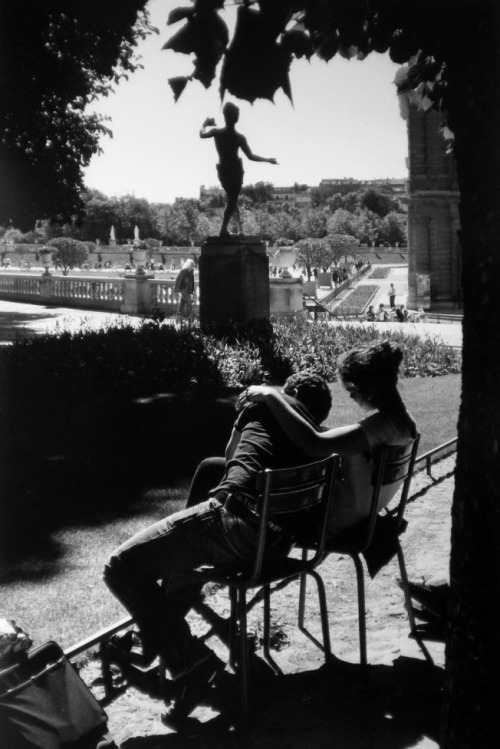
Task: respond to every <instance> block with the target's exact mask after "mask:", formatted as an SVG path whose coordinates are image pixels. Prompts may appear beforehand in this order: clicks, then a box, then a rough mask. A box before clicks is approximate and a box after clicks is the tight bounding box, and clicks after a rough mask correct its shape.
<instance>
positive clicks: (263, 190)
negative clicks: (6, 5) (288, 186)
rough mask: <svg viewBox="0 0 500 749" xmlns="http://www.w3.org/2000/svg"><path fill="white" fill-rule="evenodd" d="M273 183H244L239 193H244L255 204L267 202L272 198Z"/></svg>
mask: <svg viewBox="0 0 500 749" xmlns="http://www.w3.org/2000/svg"><path fill="white" fill-rule="evenodd" d="M273 192H274V185H272V184H271V183H270V182H256V183H255V184H254V185H244V186H243V187H242V188H241V194H242V195H246V196H247V198H250V199H251V200H252V201H253V202H254V203H255V204H258V203H268V202H269V201H270V200H273Z"/></svg>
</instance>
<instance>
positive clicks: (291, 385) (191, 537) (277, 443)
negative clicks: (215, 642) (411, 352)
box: [104, 373, 331, 726]
mask: <svg viewBox="0 0 500 749" xmlns="http://www.w3.org/2000/svg"><path fill="white" fill-rule="evenodd" d="M284 392H285V396H284V397H285V398H286V399H287V402H288V403H289V404H290V405H291V406H292V407H293V409H295V410H297V411H299V412H300V413H301V414H302V415H303V416H304V418H306V419H307V421H308V422H309V423H310V424H312V425H313V426H314V427H315V428H316V429H317V428H319V426H318V425H319V423H320V422H321V421H323V419H325V418H326V417H327V415H328V413H329V411H330V407H331V393H330V390H329V387H328V384H327V383H326V381H325V380H324V379H323V378H322V377H320V376H319V375H317V374H314V373H301V374H298V375H293V376H292V377H291V378H289V379H288V380H287V382H286V383H285V387H284ZM308 462H310V460H309V459H307V457H306V453H305V451H304V450H303V449H302V448H298V447H295V446H294V445H293V444H292V442H290V440H289V439H288V437H287V436H286V434H285V433H284V432H283V430H282V429H281V427H280V426H279V425H278V422H277V421H276V419H275V418H274V416H273V415H272V413H271V412H270V410H269V409H268V408H267V407H266V406H265V405H263V404H253V405H251V406H249V407H247V408H244V409H243V410H242V411H241V412H240V414H239V415H238V417H237V419H236V422H235V424H234V427H233V430H232V433H231V437H230V439H229V442H228V445H227V448H226V455H225V469H224V475H223V477H222V480H221V481H220V482H219V483H218V485H216V486H215V488H213V489H212V490H211V491H210V492H209V494H208V496H207V495H205V500H204V501H202V502H200V503H199V504H196V505H194V506H192V507H188V508H187V509H185V510H181V511H180V512H176V513H173V514H172V515H170V516H168V517H166V518H164V519H163V520H160V521H159V522H157V523H155V524H153V525H151V526H150V527H149V528H146V529H145V530H143V531H140V532H139V533H137V534H136V535H135V536H133V537H132V538H131V539H129V540H128V541H126V542H125V543H123V544H122V545H121V546H120V547H119V548H118V549H116V551H115V552H114V553H113V554H112V555H111V557H110V559H109V561H108V563H107V564H106V566H105V570H104V580H105V582H106V584H107V586H108V587H109V589H110V590H111V591H112V592H113V593H114V595H115V596H116V597H117V598H118V600H119V601H120V602H121V603H122V604H123V605H124V606H125V608H126V609H127V610H128V611H129V613H130V614H131V615H132V616H133V617H134V619H135V622H136V623H137V624H138V626H139V629H140V634H141V639H142V642H143V647H144V651H145V657H149V658H150V661H152V660H153V659H154V657H155V656H157V655H161V656H162V657H163V660H164V664H165V666H166V668H167V669H168V670H169V672H170V675H171V677H172V679H173V680H174V681H175V682H176V684H177V685H178V687H179V690H178V695H179V696H178V699H177V700H176V701H175V704H174V706H173V707H171V708H170V710H169V712H168V713H167V714H166V715H165V716H164V718H163V720H164V722H165V723H167V724H168V725H171V726H178V725H179V724H181V723H182V721H183V720H184V719H185V718H186V717H187V716H188V715H189V713H190V712H191V711H192V710H193V709H194V707H195V706H196V704H197V703H198V701H199V699H200V696H201V692H202V690H203V688H206V686H207V685H209V684H210V683H211V682H212V680H213V679H214V677H215V676H216V675H217V672H218V671H219V670H223V668H224V664H222V662H221V661H220V660H219V659H218V658H217V657H216V656H215V654H214V653H213V652H212V651H211V650H210V649H209V648H208V647H207V646H206V645H205V644H204V643H202V642H201V641H200V640H198V639H197V638H196V637H193V636H192V634H191V631H190V629H189V625H188V624H187V622H186V620H185V615H186V614H187V611H188V610H189V608H190V601H192V595H193V586H192V585H191V587H188V583H187V582H186V578H187V575H188V573H189V572H190V571H193V570H195V569H197V568H199V567H202V566H214V567H222V566H239V565H242V564H245V563H246V562H248V561H250V560H251V559H252V558H253V555H254V553H255V547H256V539H257V530H258V524H257V516H256V514H255V497H256V491H257V490H256V479H257V475H258V473H259V472H260V471H262V470H264V469H265V468H272V469H275V468H286V467H292V466H297V465H301V464H303V463H308ZM292 544H293V533H292V532H291V529H290V528H288V527H287V528H285V527H283V524H281V526H277V525H276V524H275V523H271V524H270V526H269V528H268V532H267V537H266V551H267V553H268V554H269V555H273V556H286V555H287V554H288V553H289V551H290V549H291V546H292ZM161 581H163V583H162V582H161ZM197 590H198V591H199V588H197Z"/></svg>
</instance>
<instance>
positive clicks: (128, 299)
mask: <svg viewBox="0 0 500 749" xmlns="http://www.w3.org/2000/svg"><path fill="white" fill-rule="evenodd" d="M150 311H151V284H150V283H149V279H148V278H147V276H146V274H145V273H143V274H141V275H136V274H134V275H133V276H125V284H124V294H123V303H122V304H121V305H120V312H121V313H122V314H125V315H140V314H144V313H146V312H150Z"/></svg>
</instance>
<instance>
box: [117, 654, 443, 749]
mask: <svg viewBox="0 0 500 749" xmlns="http://www.w3.org/2000/svg"><path fill="white" fill-rule="evenodd" d="M442 682H443V670H442V669H440V668H438V667H436V666H433V665H431V664H429V663H427V662H425V661H422V660H418V659H415V658H407V657H399V658H398V659H396V660H395V661H394V663H393V665H392V666H385V665H377V666H369V667H362V666H359V665H354V664H350V663H346V662H343V661H340V660H337V661H334V662H333V663H332V664H329V665H328V666H326V665H325V666H322V667H321V668H319V669H317V670H312V671H306V672H302V673H297V674H286V675H283V676H275V675H273V674H272V673H271V671H270V669H269V668H268V667H267V666H266V665H265V663H264V662H263V661H262V660H261V659H260V658H253V659H252V668H251V682H250V687H251V700H252V715H251V718H250V721H249V722H248V724H247V725H246V726H240V727H239V728H238V726H237V721H236V716H237V714H238V712H237V711H238V705H237V701H238V684H237V679H236V677H235V676H233V675H231V674H229V673H228V672H225V673H224V674H223V676H222V677H221V679H220V680H219V682H218V683H217V685H216V686H215V687H214V688H212V689H211V690H209V691H207V694H206V697H205V703H204V704H206V705H209V706H210V708H211V710H212V711H215V713H217V714H216V715H215V716H214V712H211V713H210V715H211V717H209V718H208V720H197V719H196V715H197V714H198V713H197V712H195V713H194V714H193V715H194V717H192V718H191V719H190V720H189V723H188V724H187V725H186V730H185V732H183V733H177V734H172V733H171V734H166V735H165V734H162V735H147V736H140V735H138V736H135V737H132V738H129V739H127V740H126V741H125V742H124V743H123V744H122V749H180V748H181V747H182V748H183V749H184V747H191V746H192V747H199V746H203V747H205V748H206V749H224V748H226V749H230V748H231V749H232V748H233V747H234V748H236V747H238V748H239V747H244V748H245V747H248V749H250V748H253V747H267V748H268V749H273V748H276V749H278V748H279V749H282V748H283V747H315V748H316V747H317V748H318V749H319V748H320V747H325V748H326V747H331V746H338V747H342V749H355V748H356V749H357V748H358V747H360V746H369V747H370V749H403V747H408V746H413V745H414V744H416V743H417V741H419V740H420V739H422V738H423V737H428V738H429V739H431V740H433V741H436V742H437V741H438V733H439V721H440V714H441V688H442Z"/></svg>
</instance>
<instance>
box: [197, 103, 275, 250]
mask: <svg viewBox="0 0 500 749" xmlns="http://www.w3.org/2000/svg"><path fill="white" fill-rule="evenodd" d="M222 113H223V115H224V120H225V123H226V125H225V127H215V120H213V119H212V118H210V117H208V118H207V119H206V120H205V122H204V123H203V125H202V126H201V130H200V138H214V140H215V147H216V149H217V153H218V154H219V163H218V164H217V173H218V175H219V180H220V183H221V185H222V187H223V188H224V190H225V193H226V196H227V203H226V207H225V209H224V218H223V221H222V227H221V230H220V236H221V237H225V236H228V234H229V231H228V228H227V227H228V225H229V221H230V219H231V216H232V217H233V218H234V220H235V223H236V228H237V232H238V234H242V233H243V231H242V227H241V219H240V212H239V210H238V197H239V194H240V192H241V188H242V186H243V162H242V160H241V159H240V158H239V156H238V151H239V149H240V148H241V150H242V151H243V153H244V154H245V156H246V157H247V158H248V159H250V161H267V162H268V163H269V164H277V163H278V162H277V161H276V159H266V158H264V157H263V156H256V155H255V154H254V153H252V151H251V150H250V147H249V145H248V143H247V139H246V138H245V137H244V136H243V135H241V133H239V132H238V131H237V130H236V127H235V125H236V123H237V122H238V119H239V116H240V110H239V109H238V107H237V106H236V104H232V103H231V102H227V103H226V104H224V108H223V110H222Z"/></svg>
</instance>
